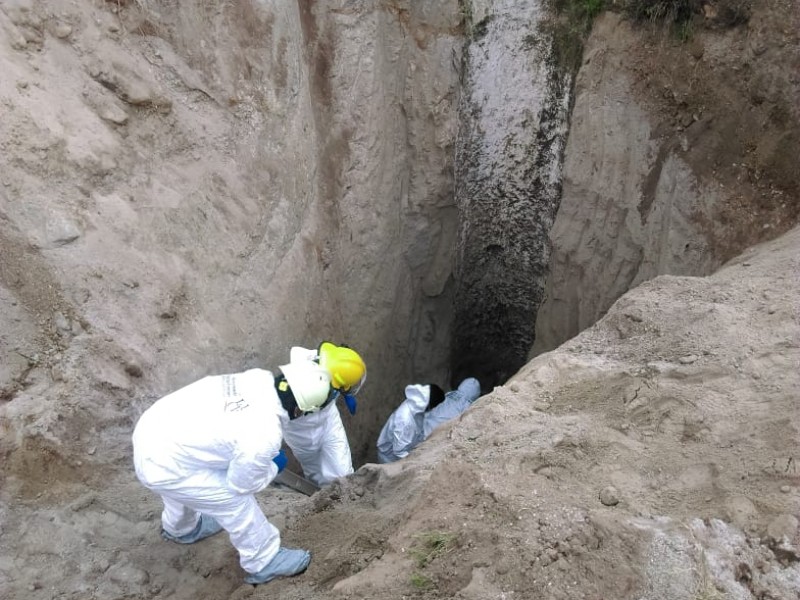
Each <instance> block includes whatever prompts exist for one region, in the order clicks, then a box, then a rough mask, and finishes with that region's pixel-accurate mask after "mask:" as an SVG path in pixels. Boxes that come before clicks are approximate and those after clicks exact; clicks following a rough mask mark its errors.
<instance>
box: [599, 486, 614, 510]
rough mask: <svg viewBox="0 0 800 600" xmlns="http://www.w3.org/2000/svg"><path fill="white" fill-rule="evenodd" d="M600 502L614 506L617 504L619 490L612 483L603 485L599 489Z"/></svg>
mask: <svg viewBox="0 0 800 600" xmlns="http://www.w3.org/2000/svg"><path fill="white" fill-rule="evenodd" d="M600 502H602V503H603V504H604V505H606V506H616V505H617V504H619V492H617V488H615V487H614V486H613V485H609V486H608V487H604V488H603V489H602V490H601V491H600Z"/></svg>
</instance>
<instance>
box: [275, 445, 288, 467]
mask: <svg viewBox="0 0 800 600" xmlns="http://www.w3.org/2000/svg"><path fill="white" fill-rule="evenodd" d="M272 462H274V463H275V464H276V465H278V473H280V472H281V471H283V470H284V469H285V468H286V463H288V462H289V459H288V458H286V453H285V452H284V451H283V448H281V449H280V451H279V452H278V455H277V456H276V457H275V458H273V459H272Z"/></svg>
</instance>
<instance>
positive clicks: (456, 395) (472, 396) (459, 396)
mask: <svg viewBox="0 0 800 600" xmlns="http://www.w3.org/2000/svg"><path fill="white" fill-rule="evenodd" d="M480 395H481V384H480V383H479V382H478V380H477V379H475V378H474V377H467V378H466V379H465V380H464V381H462V382H461V383H460V384H458V388H457V389H455V390H452V391H449V392H447V393H446V394H445V395H444V402H442V403H441V404H439V406H436V407H434V408H431V409H430V410H429V411H428V412H426V413H425V415H424V417H423V424H422V439H424V440H427V439H428V438H429V437H430V436H431V434H432V433H433V430H434V429H436V428H437V427H439V426H440V425H443V424H444V423H446V422H447V421H450V420H451V419H455V418H456V417H457V416H458V415H460V414H461V413H463V412H464V411H465V410H467V409H468V408H469V407H470V406H471V405H472V403H473V402H475V400H477V399H478V398H479V397H480Z"/></svg>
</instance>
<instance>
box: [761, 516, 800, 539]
mask: <svg viewBox="0 0 800 600" xmlns="http://www.w3.org/2000/svg"><path fill="white" fill-rule="evenodd" d="M797 527H798V522H797V518H796V517H794V516H793V515H789V514H782V515H778V516H777V517H775V518H774V519H772V521H770V523H769V525H767V537H768V538H769V539H770V540H772V541H773V542H775V543H780V542H781V540H787V541H789V542H792V540H794V538H795V537H796V536H797Z"/></svg>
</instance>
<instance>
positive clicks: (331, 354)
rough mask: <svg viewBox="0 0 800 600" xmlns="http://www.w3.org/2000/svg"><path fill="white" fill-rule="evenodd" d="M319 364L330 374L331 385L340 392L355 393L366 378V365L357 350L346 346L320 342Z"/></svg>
mask: <svg viewBox="0 0 800 600" xmlns="http://www.w3.org/2000/svg"><path fill="white" fill-rule="evenodd" d="M319 364H320V365H321V366H323V367H325V369H327V370H328V373H330V375H331V385H332V386H333V387H334V388H336V389H337V390H339V391H341V392H347V393H349V394H353V395H355V394H357V393H358V390H359V389H361V386H362V385H363V384H364V381H365V380H366V379H367V366H366V365H365V364H364V360H363V359H362V358H361V357H360V356H359V355H358V352H356V351H355V350H353V349H352V348H348V347H347V346H337V345H336V344H331V343H330V342H322V344H320V346H319Z"/></svg>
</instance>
